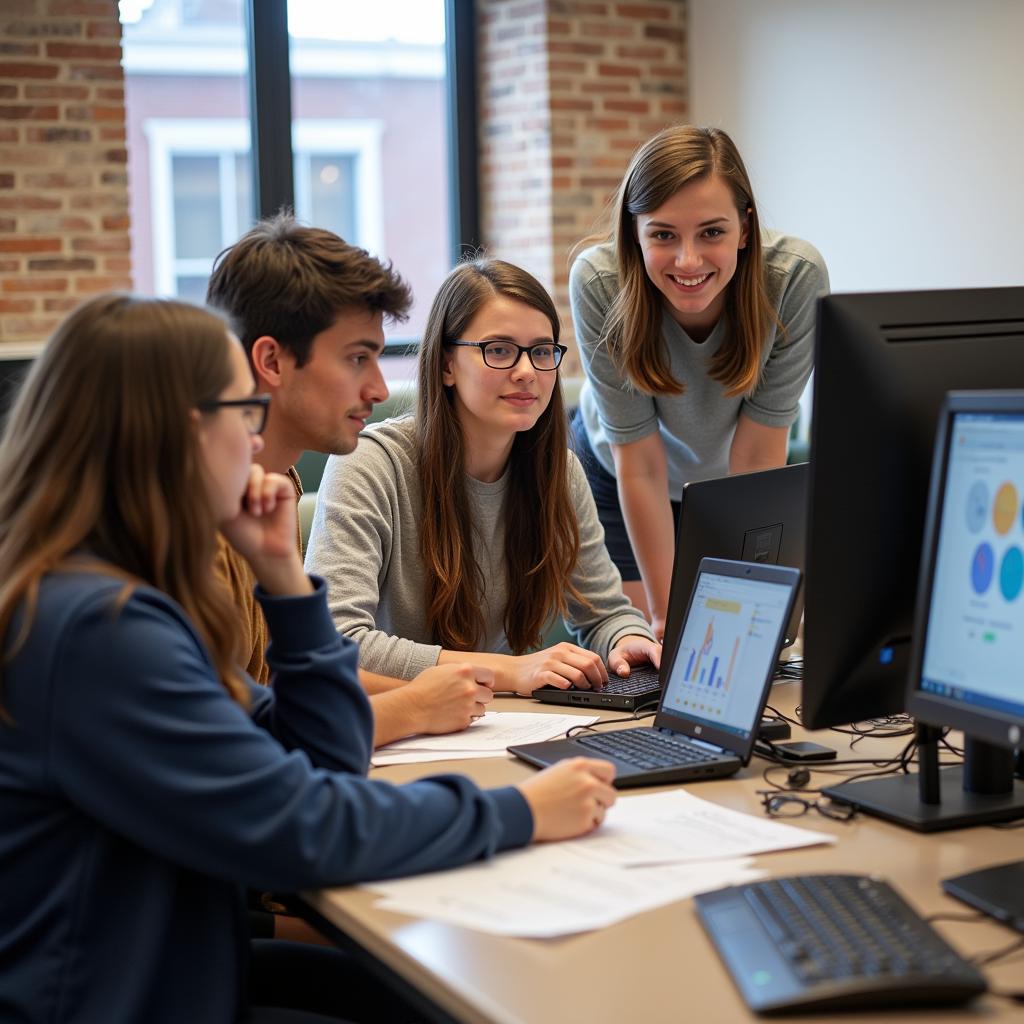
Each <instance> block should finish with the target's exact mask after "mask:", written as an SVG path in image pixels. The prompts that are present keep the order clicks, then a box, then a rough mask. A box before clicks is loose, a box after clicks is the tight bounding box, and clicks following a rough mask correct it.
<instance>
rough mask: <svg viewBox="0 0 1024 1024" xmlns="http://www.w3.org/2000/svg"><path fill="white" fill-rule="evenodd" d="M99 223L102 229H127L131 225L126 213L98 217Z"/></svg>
mask: <svg viewBox="0 0 1024 1024" xmlns="http://www.w3.org/2000/svg"><path fill="white" fill-rule="evenodd" d="M100 225H101V226H102V228H103V230H104V231H127V230H128V228H129V227H130V226H131V224H130V222H129V220H128V214H126V213H115V214H111V215H109V216H106V217H102V218H101V219H100Z"/></svg>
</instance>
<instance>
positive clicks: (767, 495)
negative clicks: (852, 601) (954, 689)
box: [662, 462, 808, 663]
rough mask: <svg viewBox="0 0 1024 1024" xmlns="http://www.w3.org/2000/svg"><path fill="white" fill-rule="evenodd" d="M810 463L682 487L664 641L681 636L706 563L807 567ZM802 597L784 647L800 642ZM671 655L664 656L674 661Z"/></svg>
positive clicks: (791, 619) (666, 653)
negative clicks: (707, 560) (711, 560)
mask: <svg viewBox="0 0 1024 1024" xmlns="http://www.w3.org/2000/svg"><path fill="white" fill-rule="evenodd" d="M807 475H808V466H807V463H806V462H801V463H797V464H796V465H793V466H781V467H779V468H778V469H765V470H761V471H759V472H756V473H737V474H734V475H732V476H723V477H718V478H716V479H713V480H695V481H693V482H691V483H688V484H686V485H685V486H684V487H683V496H682V503H681V507H680V514H679V530H678V535H677V538H676V557H675V563H674V564H673V567H672V600H671V601H670V602H669V618H668V621H667V622H666V623H665V636H666V637H667V638H668V637H672V638H674V637H678V635H679V629H680V626H681V625H682V621H681V620H682V615H683V611H684V610H685V608H686V604H687V601H688V600H689V597H690V594H691V593H692V592H693V585H694V583H696V582H697V573H698V570H699V568H700V562H701V559H702V558H728V559H731V560H733V561H736V562H762V563H764V564H766V565H785V566H789V567H791V568H793V569H801V570H802V569H803V567H804V537H805V535H806V528H805V517H806V515H807ZM802 612H803V600H802V592H801V593H800V594H798V595H797V599H796V601H795V602H794V603H793V612H792V615H791V616H790V619H789V622H788V623H787V625H786V633H785V637H784V639H783V646H784V647H788V646H789V645H790V644H792V643H793V642H794V641H795V640H796V635H797V630H798V629H799V627H800V616H801V614H802ZM672 653H673V652H672V651H671V650H666V651H665V652H664V653H663V656H662V661H663V662H666V663H668V662H670V661H671V658H672Z"/></svg>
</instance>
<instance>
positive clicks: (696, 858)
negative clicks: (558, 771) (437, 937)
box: [367, 716, 834, 938]
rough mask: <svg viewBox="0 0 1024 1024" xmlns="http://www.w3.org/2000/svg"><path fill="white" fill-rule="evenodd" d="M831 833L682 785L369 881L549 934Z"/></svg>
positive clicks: (436, 913)
mask: <svg viewBox="0 0 1024 1024" xmlns="http://www.w3.org/2000/svg"><path fill="white" fill-rule="evenodd" d="M545 717H547V716H545ZM831 842H834V837H832V836H829V835H826V834H823V833H819V832H812V831H810V830H807V829H802V828H795V827H793V826H792V825H786V824H783V823H781V822H777V821H768V820H765V819H762V818H754V817H752V816H750V815H747V814H741V813H740V812H738V811H732V810H729V809H727V808H723V807H719V806H718V805H716V804H713V803H709V802H708V801H706V800H700V799H698V798H697V797H694V796H692V795H690V794H689V793H687V792H685V791H683V790H674V791H671V792H666V793H655V794H650V795H646V796H634V797H625V798H623V799H620V800H619V801H618V803H616V805H615V806H614V807H612V808H611V809H610V810H609V812H608V815H607V817H606V819H605V824H604V826H603V827H602V828H601V829H599V830H598V831H597V832H594V833H593V834H592V835H590V836H585V837H583V838H581V839H575V840H572V841H570V842H564V843H550V844H538V845H536V846H531V847H528V848H526V849H523V850H515V851H511V852H509V853H503V854H499V855H498V856H497V857H495V858H494V859H493V860H490V861H487V862H483V863H478V864H470V865H468V866H466V867H462V868H457V869H455V870H452V871H441V872H437V873H435V874H432V875H421V876H418V877H416V878H403V879H399V880H397V881H391V882H374V883H371V884H369V885H368V886H367V888H370V889H373V890H374V891H376V892H378V893H380V894H381V896H382V897H383V898H382V899H381V900H380V901H379V902H378V904H377V906H378V907H380V908H381V909H384V910H393V911H395V912H397V913H402V914H411V915H414V916H417V917H429V918H434V919H437V920H441V921H447V922H449V923H451V924H456V925H461V926H463V927H466V928H475V929H477V930H479V931H485V932H493V933H496V934H499V935H518V936H527V937H533V938H545V937H551V936H556V935H567V934H571V933H573V932H581V931H589V930H591V929H594V928H602V927H604V926H606V925H609V924H613V923H614V922H616V921H620V920H622V919H623V918H626V917H630V916H631V915H633V914H639V913H641V912H642V911H646V910H652V909H654V908H655V907H659V906H663V905H665V904H668V903H673V902H675V901H676V900H681V899H685V898H687V897H689V896H693V895H695V894H696V893H698V892H707V891H709V890H712V889H719V888H721V887H723V886H726V885H737V884H741V883H743V882H747V881H751V880H753V879H756V878H759V877H761V875H762V872H760V871H757V870H755V869H754V868H753V864H752V861H751V860H750V857H749V855H751V854H755V853H765V852H769V851H773V850H783V849H793V848H795V847H800V846H813V845H816V844H818V843H831Z"/></svg>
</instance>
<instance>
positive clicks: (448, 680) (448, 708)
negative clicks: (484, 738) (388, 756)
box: [370, 662, 494, 747]
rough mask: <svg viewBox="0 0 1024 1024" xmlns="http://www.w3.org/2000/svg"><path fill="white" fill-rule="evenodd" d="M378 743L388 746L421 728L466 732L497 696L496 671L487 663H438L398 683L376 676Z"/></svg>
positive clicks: (373, 701)
mask: <svg viewBox="0 0 1024 1024" xmlns="http://www.w3.org/2000/svg"><path fill="white" fill-rule="evenodd" d="M371 682H372V684H373V685H374V687H375V689H377V692H376V693H371V694H370V704H371V705H372V707H373V718H374V730H373V745H374V746H375V747H381V746H384V745H385V744H387V743H392V742H393V741H394V740H400V739H404V738H405V737H406V736H414V735H416V734H418V733H431V734H433V735H440V734H442V733H449V732H460V731H461V730H462V729H466V728H468V727H469V725H470V724H472V722H473V719H475V718H480V717H481V716H482V715H483V713H484V712H485V711H486V710H487V704H488V703H489V702H490V701H491V700H493V699H494V690H493V687H494V672H493V671H492V670H491V669H490V668H487V667H486V666H483V665H469V664H466V663H465V662H460V663H458V664H444V665H435V666H434V667H433V668H428V669H425V670H424V671H423V672H421V673H420V674H419V675H418V676H417V677H416V678H415V679H412V680H410V681H409V682H407V683H403V684H402V685H400V686H396V687H393V688H392V689H383V688H382V685H386V684H387V683H388V682H390V681H389V680H387V679H384V677H382V676H372V675H371Z"/></svg>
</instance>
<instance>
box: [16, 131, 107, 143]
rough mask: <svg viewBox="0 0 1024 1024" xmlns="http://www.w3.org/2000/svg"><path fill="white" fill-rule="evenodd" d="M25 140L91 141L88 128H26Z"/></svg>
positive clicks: (90, 133)
mask: <svg viewBox="0 0 1024 1024" xmlns="http://www.w3.org/2000/svg"><path fill="white" fill-rule="evenodd" d="M25 141H26V142H44V143H45V142H63V143H68V142H92V132H91V131H90V130H89V129H88V128H28V129H27V130H26V131H25Z"/></svg>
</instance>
